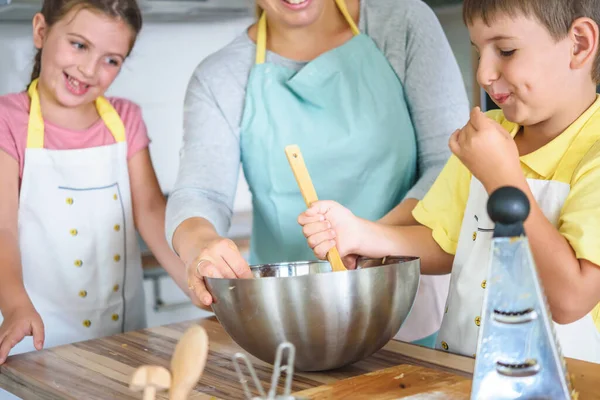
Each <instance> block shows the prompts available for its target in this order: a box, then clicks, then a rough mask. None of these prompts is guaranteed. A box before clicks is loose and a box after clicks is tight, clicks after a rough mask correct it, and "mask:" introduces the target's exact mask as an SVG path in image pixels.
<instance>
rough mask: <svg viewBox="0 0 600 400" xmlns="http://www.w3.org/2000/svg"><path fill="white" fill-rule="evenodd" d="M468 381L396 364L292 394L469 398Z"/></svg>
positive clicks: (317, 399) (392, 399)
mask: <svg viewBox="0 0 600 400" xmlns="http://www.w3.org/2000/svg"><path fill="white" fill-rule="evenodd" d="M470 393H471V380H470V379H468V378H465V377H463V376H459V375H454V374H451V373H448V372H443V371H439V370H434V369H430V368H424V367H417V366H412V365H398V366H396V367H391V368H386V369H383V370H380V371H376V372H371V373H368V374H364V375H360V376H357V377H354V378H349V379H344V380H341V381H337V382H335V383H332V384H329V385H324V386H318V387H315V388H312V389H307V390H303V391H301V392H296V393H294V396H296V397H307V398H310V399H311V400H328V399H346V398H348V399H350V398H351V399H353V400H354V399H356V400H396V399H422V400H434V399H436V400H437V399H446V400H459V399H461V400H462V399H469V395H470Z"/></svg>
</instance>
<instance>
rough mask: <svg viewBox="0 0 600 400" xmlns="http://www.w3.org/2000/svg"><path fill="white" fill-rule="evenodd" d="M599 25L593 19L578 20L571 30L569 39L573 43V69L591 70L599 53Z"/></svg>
mask: <svg viewBox="0 0 600 400" xmlns="http://www.w3.org/2000/svg"><path fill="white" fill-rule="evenodd" d="M598 31H599V29H598V24H596V22H594V20H593V19H591V18H577V19H576V20H575V21H574V22H573V24H572V25H571V29H570V30H569V38H570V39H571V41H572V42H573V51H572V53H571V68H573V69H581V68H584V67H586V66H589V68H590V69H591V68H592V66H593V64H594V59H595V58H596V53H597V52H598Z"/></svg>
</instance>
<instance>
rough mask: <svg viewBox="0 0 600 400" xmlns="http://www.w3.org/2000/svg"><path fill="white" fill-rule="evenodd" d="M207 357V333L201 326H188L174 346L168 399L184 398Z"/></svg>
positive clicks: (202, 368)
mask: <svg viewBox="0 0 600 400" xmlns="http://www.w3.org/2000/svg"><path fill="white" fill-rule="evenodd" d="M207 357H208V335H207V334H206V331H205V330H204V328H202V327H201V326H192V327H191V328H189V329H188V330H187V331H185V333H184V334H183V336H182V337H181V339H179V342H178V343H177V346H175V351H174V352H173V357H172V358H171V389H170V390H169V400H185V399H187V396H188V394H189V393H190V391H191V390H192V389H193V388H194V386H196V384H197V383H198V381H199V380H200V377H201V376H202V372H203V371H204V366H205V365H206V358H207Z"/></svg>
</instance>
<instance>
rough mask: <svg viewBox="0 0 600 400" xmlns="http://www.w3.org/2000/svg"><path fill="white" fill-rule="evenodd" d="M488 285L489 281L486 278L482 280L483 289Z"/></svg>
mask: <svg viewBox="0 0 600 400" xmlns="http://www.w3.org/2000/svg"><path fill="white" fill-rule="evenodd" d="M486 286H487V281H486V280H484V281H483V282H481V287H482V288H483V289H485V287H486Z"/></svg>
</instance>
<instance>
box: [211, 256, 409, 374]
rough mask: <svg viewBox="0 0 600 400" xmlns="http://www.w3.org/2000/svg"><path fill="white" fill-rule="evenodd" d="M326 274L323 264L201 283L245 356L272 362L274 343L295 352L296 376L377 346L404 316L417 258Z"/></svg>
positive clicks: (256, 269)
mask: <svg viewBox="0 0 600 400" xmlns="http://www.w3.org/2000/svg"><path fill="white" fill-rule="evenodd" d="M358 265H359V268H357V269H356V270H348V271H340V272H332V271H331V266H330V264H329V263H328V262H327V261H320V262H291V263H281V264H268V265H258V266H253V267H251V269H252V272H253V274H254V277H255V279H219V278H205V281H206V284H207V287H208V290H209V291H210V292H211V294H212V295H213V297H214V299H215V303H214V304H213V306H212V308H213V311H214V312H215V315H216V317H217V318H218V320H219V322H220V323H221V325H222V326H223V328H224V329H225V330H226V331H227V333H228V334H229V335H230V336H231V338H232V339H233V340H234V341H235V342H236V343H237V344H238V345H240V346H241V347H242V348H243V349H244V350H245V351H247V352H248V353H250V354H252V355H253V356H255V357H257V358H259V359H261V360H263V361H265V362H268V363H270V364H273V361H274V357H275V352H276V350H277V346H278V345H279V344H280V343H282V342H284V341H289V342H291V343H293V344H294V346H295V347H296V361H295V363H294V366H295V368H296V369H298V370H300V371H324V370H330V369H335V368H339V367H342V366H345V365H348V364H351V363H354V362H356V361H359V360H361V359H363V358H366V357H368V356H370V355H371V354H373V353H374V352H376V351H377V350H379V349H381V348H382V347H383V346H384V345H385V344H386V343H387V342H388V341H389V340H390V339H391V338H392V337H393V336H394V335H395V334H396V333H397V332H398V330H399V329H400V326H401V325H402V323H403V322H404V320H405V319H406V317H407V316H408V313H409V312H410V310H411V308H412V305H413V303H414V300H415V297H416V295H417V290H418V287H419V276H420V259H419V258H414V257H388V258H387V259H386V260H385V262H384V264H383V265H382V260H381V259H360V260H359V263H358Z"/></svg>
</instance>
